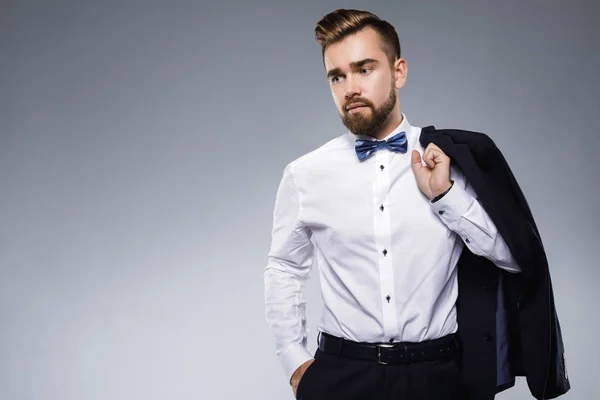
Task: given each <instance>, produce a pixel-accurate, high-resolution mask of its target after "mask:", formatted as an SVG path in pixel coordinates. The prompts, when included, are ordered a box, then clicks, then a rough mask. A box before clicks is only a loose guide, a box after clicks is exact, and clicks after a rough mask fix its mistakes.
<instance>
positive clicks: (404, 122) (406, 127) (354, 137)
mask: <svg viewBox="0 0 600 400" xmlns="http://www.w3.org/2000/svg"><path fill="white" fill-rule="evenodd" d="M410 128H411V125H410V122H408V119H407V118H406V115H404V113H402V122H400V125H398V126H397V127H396V129H394V130H393V131H391V132H390V133H389V134H388V135H387V136H386V137H384V138H383V139H381V140H387V139H389V138H391V137H392V136H394V135H395V134H397V133H400V132H402V131H404V132H406V135H407V136H408V135H409V134H410ZM346 135H347V137H348V139H349V141H350V143H351V144H352V145H354V142H355V141H357V140H377V139H375V138H374V137H372V136H369V135H355V134H354V133H352V132H350V131H348V132H347V134H346Z"/></svg>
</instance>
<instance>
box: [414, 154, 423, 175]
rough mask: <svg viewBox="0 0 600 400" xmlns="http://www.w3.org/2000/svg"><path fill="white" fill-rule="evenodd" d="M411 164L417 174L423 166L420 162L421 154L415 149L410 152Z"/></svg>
mask: <svg viewBox="0 0 600 400" xmlns="http://www.w3.org/2000/svg"><path fill="white" fill-rule="evenodd" d="M411 164H412V169H413V171H414V173H415V174H418V173H419V172H421V170H423V168H425V167H424V166H423V163H422V162H421V154H419V152H418V151H417V150H413V151H412V153H411Z"/></svg>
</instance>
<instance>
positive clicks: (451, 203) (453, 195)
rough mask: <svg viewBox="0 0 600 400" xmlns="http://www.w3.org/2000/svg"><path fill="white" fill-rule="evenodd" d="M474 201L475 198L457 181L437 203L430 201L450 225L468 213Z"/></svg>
mask: <svg viewBox="0 0 600 400" xmlns="http://www.w3.org/2000/svg"><path fill="white" fill-rule="evenodd" d="M473 201H475V198H474V197H473V196H471V195H470V194H469V193H468V192H467V191H466V190H464V189H463V188H461V187H460V186H459V185H458V184H457V183H455V184H454V185H452V187H451V188H450V190H449V191H448V193H446V194H445V195H444V196H443V197H442V198H441V199H439V200H438V201H436V202H435V203H433V202H431V201H430V202H429V203H430V204H431V208H432V210H433V211H434V212H435V213H436V214H438V216H439V217H440V218H441V219H442V221H443V222H444V223H445V224H446V225H450V224H452V223H455V222H457V221H458V220H459V219H460V218H461V217H462V216H463V215H465V214H466V213H467V211H468V210H469V207H471V204H473Z"/></svg>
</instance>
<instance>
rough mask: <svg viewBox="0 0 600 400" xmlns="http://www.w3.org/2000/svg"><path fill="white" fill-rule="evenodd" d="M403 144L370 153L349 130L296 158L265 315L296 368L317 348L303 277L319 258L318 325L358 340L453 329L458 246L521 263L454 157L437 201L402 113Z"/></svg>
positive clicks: (512, 266)
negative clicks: (418, 170)
mask: <svg viewBox="0 0 600 400" xmlns="http://www.w3.org/2000/svg"><path fill="white" fill-rule="evenodd" d="M401 131H405V132H406V135H407V140H408V151H407V152H406V153H396V152H393V151H390V150H388V149H379V150H378V151H376V152H375V153H374V154H372V155H371V156H370V157H369V158H367V159H366V160H364V161H362V162H361V161H359V159H358V157H357V156H356V152H355V150H354V142H355V141H356V140H357V139H359V138H360V139H366V140H375V139H373V138H371V137H369V136H357V135H354V134H353V133H351V132H346V133H344V134H343V135H340V136H338V137H336V138H335V139H333V140H331V141H329V142H327V143H326V144H324V145H323V146H321V147H319V148H317V149H315V150H313V151H311V152H309V153H307V154H305V155H303V156H301V157H299V158H298V159H296V160H294V161H292V162H291V163H289V164H288V165H287V166H286V167H285V169H284V171H283V177H282V179H281V182H280V185H279V188H278V191H277V196H276V200H275V208H274V212H273V230H272V240H271V247H270V251H269V254H268V264H267V266H266V269H265V273H264V280H265V303H266V320H267V324H268V326H269V329H270V330H271V332H272V334H273V336H274V338H275V347H276V354H277V355H278V356H279V359H280V361H281V363H282V366H283V369H284V372H285V374H286V376H287V378H288V379H289V378H290V377H291V375H292V374H293V372H294V371H295V370H296V369H297V368H298V367H299V366H300V365H301V364H303V363H304V362H306V361H307V360H309V359H312V358H313V356H312V354H311V353H310V352H309V351H308V349H307V332H306V309H305V305H306V301H305V298H304V286H305V282H306V279H307V278H308V276H309V272H310V270H311V268H312V266H313V265H316V267H317V269H318V272H319V278H320V282H321V294H322V298H323V303H324V309H323V313H322V317H321V321H320V323H319V325H318V330H319V331H324V332H327V333H330V334H332V335H335V336H338V337H343V338H346V339H349V340H354V341H360V342H388V343H389V342H391V341H392V340H393V341H394V342H402V341H410V342H417V341H422V340H427V339H434V338H439V337H441V336H444V335H447V334H450V333H454V332H456V330H457V320H456V307H455V303H456V299H457V295H458V284H457V269H456V264H457V261H458V258H459V256H460V254H461V251H462V249H463V246H465V245H466V246H468V248H469V249H470V250H471V251H472V252H473V253H475V254H477V255H480V256H484V257H486V258H488V259H489V260H491V261H492V262H494V263H495V264H496V265H497V266H498V267H499V268H503V269H505V270H508V271H511V272H519V271H520V268H519V266H518V265H517V264H516V261H515V260H514V258H513V257H512V255H511V253H510V250H509V249H508V247H507V245H506V243H505V242H504V240H503V239H502V237H501V236H500V234H499V233H498V231H497V229H496V227H495V225H494V223H493V222H492V220H491V219H490V218H489V216H488V215H487V213H486V212H485V210H484V209H483V208H482V207H481V205H480V204H479V203H478V201H477V199H476V194H475V193H474V191H473V190H472V189H471V187H470V186H469V184H468V182H466V180H465V178H464V176H463V175H462V174H461V173H460V172H459V171H458V170H457V169H455V168H454V167H453V166H452V167H451V171H450V178H451V179H453V180H454V182H455V183H454V185H453V187H452V188H451V189H450V191H449V192H448V193H447V194H446V195H445V196H444V197H442V198H441V199H440V200H439V201H437V202H435V203H431V202H430V201H429V199H428V198H427V197H426V196H425V195H424V194H423V193H422V192H421V191H420V190H419V188H418V186H417V181H416V178H415V175H414V173H413V171H412V167H411V151H412V150H413V149H417V150H418V151H419V152H420V153H421V156H422V155H423V150H424V148H423V147H422V146H421V144H420V143H419V136H420V133H421V128H418V127H414V126H411V125H410V124H409V122H408V120H407V119H406V116H404V115H403V120H402V123H401V124H400V125H399V126H398V127H397V128H396V129H395V130H394V131H393V132H391V133H390V134H389V135H388V136H387V137H386V139H387V138H389V137H391V136H393V135H395V134H396V133H399V132H401Z"/></svg>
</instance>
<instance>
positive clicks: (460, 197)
mask: <svg viewBox="0 0 600 400" xmlns="http://www.w3.org/2000/svg"><path fill="white" fill-rule="evenodd" d="M452 173H453V175H455V176H456V179H455V183H454V184H453V185H452V187H451V188H450V190H449V191H448V192H447V193H445V194H444V195H443V196H442V197H441V198H440V199H439V200H437V201H434V200H435V199H434V200H432V202H431V207H432V209H433V211H434V212H435V213H436V214H437V215H438V216H439V217H440V219H441V220H442V221H443V222H444V224H446V226H447V227H448V228H449V229H450V230H452V231H453V232H456V233H457V234H458V235H459V236H460V237H461V238H462V240H463V242H464V243H465V245H466V246H467V247H468V248H469V250H471V252H473V254H476V255H478V256H483V257H485V258H487V259H488V260H490V261H492V262H493V263H494V264H495V265H496V266H498V267H499V268H502V269H504V270H506V271H508V272H521V268H520V267H519V265H518V264H517V262H516V260H515V258H514V257H513V255H512V253H511V252H510V249H509V248H508V245H507V244H506V242H505V241H504V239H503V238H502V236H501V235H500V233H499V232H498V229H497V228H496V225H495V224H494V222H493V221H492V219H491V218H490V216H489V215H488V214H487V213H486V211H485V209H484V208H483V207H482V206H481V204H480V203H479V201H477V194H476V193H475V191H474V190H473V188H472V187H471V186H470V185H469V183H468V182H467V181H466V180H465V178H464V176H463V175H462V174H461V173H459V172H458V170H456V169H454V168H453V169H452Z"/></svg>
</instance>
